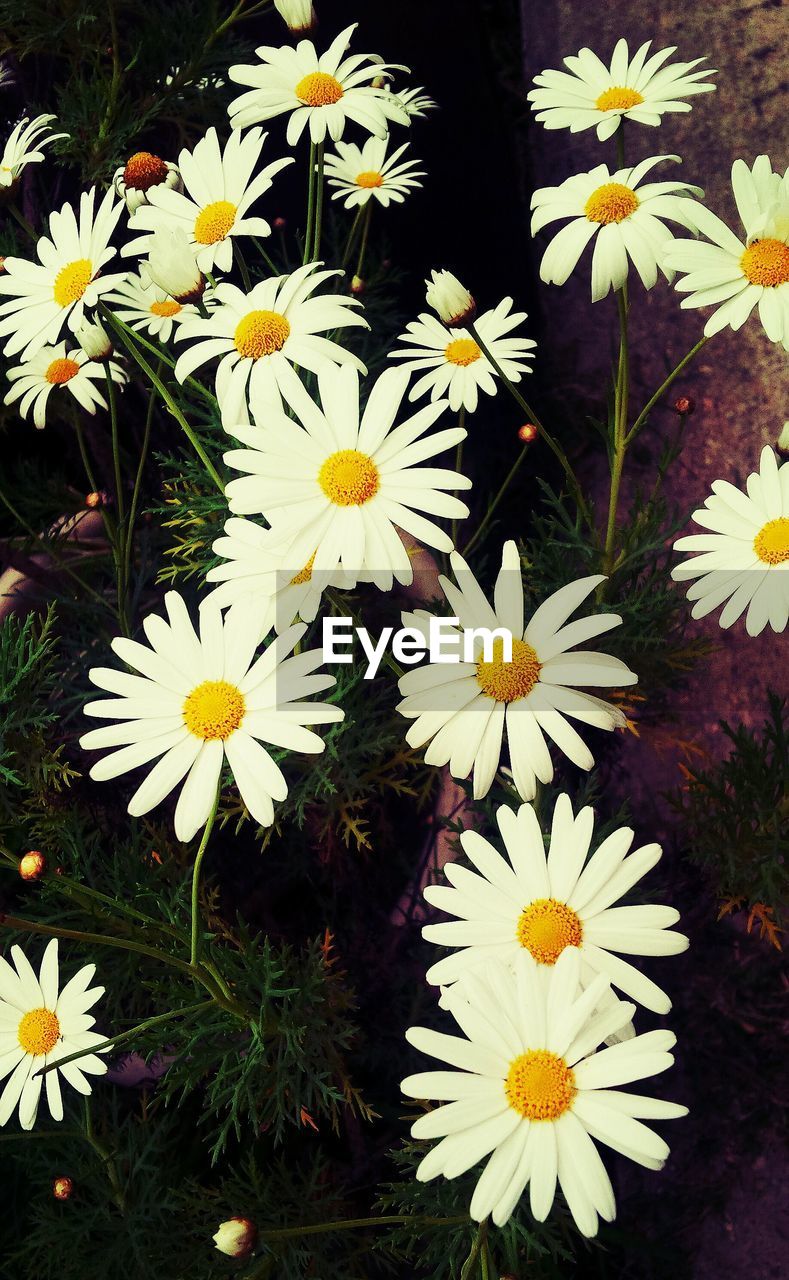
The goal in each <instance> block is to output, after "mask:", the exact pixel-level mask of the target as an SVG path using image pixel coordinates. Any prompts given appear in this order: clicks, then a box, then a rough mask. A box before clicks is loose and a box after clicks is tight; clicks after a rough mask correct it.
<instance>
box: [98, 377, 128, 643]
mask: <svg viewBox="0 0 789 1280" xmlns="http://www.w3.org/2000/svg"><path fill="white" fill-rule="evenodd" d="M104 374H105V377H106V379H107V399H108V402H109V407H110V431H111V437H112V463H113V470H114V473H115V510H116V513H117V522H116V533H117V540H118V541H117V549H116V557H115V569H116V575H117V583H116V586H117V591H118V622H119V623H120V628H121V631H122V632H123V633H124V635H128V634H129V623H128V620H127V617H126V579H125V572H124V571H125V565H126V539H127V536H128V530H127V529H126V528H125V518H126V503H125V500H124V496H123V480H122V478H121V453H120V443H119V439H118V403H117V398H116V396H115V383H114V382H113V380H112V370H111V369H110V363H109V361H106V362H105V365H104Z"/></svg>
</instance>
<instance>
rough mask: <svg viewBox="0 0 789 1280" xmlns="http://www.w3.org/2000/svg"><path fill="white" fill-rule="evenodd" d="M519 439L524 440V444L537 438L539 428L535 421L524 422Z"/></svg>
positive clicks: (519, 432)
mask: <svg viewBox="0 0 789 1280" xmlns="http://www.w3.org/2000/svg"><path fill="white" fill-rule="evenodd" d="M518 439H519V440H522V441H523V443H524V444H531V442H532V440H536V439H537V428H536V427H535V425H534V423H533V422H524V424H523V426H522V427H521V428H520V430H519V431H518Z"/></svg>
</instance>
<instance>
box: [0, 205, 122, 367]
mask: <svg viewBox="0 0 789 1280" xmlns="http://www.w3.org/2000/svg"><path fill="white" fill-rule="evenodd" d="M95 199H96V188H95V187H91V189H90V191H84V192H83V193H82V196H81V197H80V202H79V219H77V217H76V216H75V214H74V210H73V209H72V207H71V205H70V204H64V205H63V208H62V209H61V210H60V212H58V211H57V210H56V211H55V212H54V213H51V214H50V215H49V230H50V235H51V237H52V238H51V239H49V237H47V236H41V238H40V239H39V241H38V243H37V244H36V253H37V254H38V258H39V263H40V264H41V265H39V263H35V262H28V261H27V259H26V258H13V257H10V258H6V259H5V262H4V263H3V267H4V270H3V274H2V275H0V295H2V294H8V295H9V299H8V301H7V302H3V303H2V304H0V337H8V335H9V334H10V335H11V336H10V337H9V338H8V341H7V342H6V344H5V348H4V351H5V354H6V356H14V355H16V354H17V352H18V351H21V352H22V359H23V360H29V359H30V357H31V356H33V355H35V353H36V352H37V351H38V350H40V348H41V347H43V346H45V344H47V343H52V342H56V341H57V339H58V337H59V336H60V332H61V330H62V328H63V325H64V323H67V324H68V327H69V328H70V329H71V330H72V332H73V331H74V330H76V329H78V328H79V326H80V324H81V323H82V317H83V315H84V312H85V308H86V307H87V308H88V309H92V308H94V307H96V306H97V304H98V301H99V298H101V297H102V296H103V295H104V294H105V293H109V291H110V290H111V289H114V288H115V286H116V285H117V284H118V283H119V282H120V281H121V280H122V279H123V276H122V275H105V274H104V268H105V267H106V265H107V263H108V262H109V261H110V259H111V258H114V256H115V250H114V249H111V248H109V247H108V246H109V241H110V237H111V235H112V233H113V231H114V230H115V225H116V223H117V221H118V218H119V217H120V215H121V211H122V209H123V204H122V203H121V202H120V201H116V198H115V192H114V191H112V190H110V191H108V192H107V194H106V195H105V197H104V199H103V200H102V202H101V204H100V205H99V207H98V209H96V210H95V212H94V204H95Z"/></svg>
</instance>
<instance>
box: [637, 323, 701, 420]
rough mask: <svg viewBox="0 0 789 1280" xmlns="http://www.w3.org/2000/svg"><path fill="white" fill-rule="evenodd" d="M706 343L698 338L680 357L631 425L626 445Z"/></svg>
mask: <svg viewBox="0 0 789 1280" xmlns="http://www.w3.org/2000/svg"><path fill="white" fill-rule="evenodd" d="M707 342H709V338H707V337H701V338H699V340H698V342H697V343H695V344H694V346H692V347H691V349H690V351H689V352H688V353H687V355H684V356H683V357H682V359H681V360H680V362H679V364H678V365H677V367H676V368H675V369H672V371H671V373H670V374H669V375H668V377H667V378H666V380H665V382H662V383H661V385H660V386H659V387H658V389H657V391H656V392H655V394H654V395H653V396H651V397H650V399H649V400H647V402H646V404H645V405H644V407H643V409H642V410H641V412H640V413H639V415H638V417H637V418H636V420H635V422H634V423H633V426H632V427H631V429H630V432H629V434H628V436H627V439H626V443H627V444H630V442H631V440H635V438H636V436H637V435H638V433H639V431H640V430H641V428H642V427H643V425H644V423H645V422H646V420H647V418H648V417H649V414H650V413H651V412H652V410H653V409H654V407H655V405H656V404H657V402H658V400H661V399H662V397H663V396H664V395H665V394H666V392H667V391H668V389H669V387H670V386H671V384H672V382H673V381H674V379H675V378H677V377H679V375H680V374H681V373H682V370H683V369H684V368H686V366H687V365H689V364H690V362H691V360H693V359H695V357H696V356H697V355H698V353H699V351H701V348H702V347H703V346H704V345H705V344H706V343H707Z"/></svg>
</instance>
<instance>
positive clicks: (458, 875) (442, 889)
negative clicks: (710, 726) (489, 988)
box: [422, 795, 688, 1013]
mask: <svg viewBox="0 0 789 1280" xmlns="http://www.w3.org/2000/svg"><path fill="white" fill-rule="evenodd" d="M496 821H497V822H498V826H499V831H500V832H501V837H502V840H503V841H504V846H505V848H506V851H507V856H506V857H503V856H502V855H501V854H500V853H497V851H496V850H495V849H494V847H493V845H492V844H491V843H490V841H488V840H485V839H484V837H483V836H481V835H480V834H479V833H478V832H476V831H464V832H463V834H462V835H461V837H460V843H461V845H462V847H463V852H464V853H465V854H466V857H467V858H468V859H469V861H470V862H471V863H472V864H473V867H474V870H473V871H470V870H468V868H466V867H462V866H459V865H458V864H457V863H456V862H448V863H447V864H446V866H445V867H444V874H445V876H446V878H447V880H449V882H450V884H451V886H452V887H451V888H449V887H447V886H445V885H430V886H428V887H427V888H426V889H425V891H424V893H425V898H426V899H427V901H428V902H429V903H430V904H431V906H434V907H438V908H439V909H440V910H441V911H445V912H446V913H447V915H450V916H455V917H456V918H455V919H454V920H452V921H450V922H448V923H446V924H430V925H426V926H425V927H424V928H423V930H422V936H423V937H424V938H425V939H426V940H427V941H428V942H436V943H439V944H441V945H443V946H447V947H454V948H460V949H459V950H453V951H452V952H451V953H450V954H449V955H447V956H444V957H443V958H442V959H441V960H439V961H438V962H437V963H436V964H434V965H433V967H432V968H431V969H429V970H428V973H427V980H428V982H433V983H436V984H438V985H444V984H446V983H450V982H456V981H457V980H458V979H459V978H460V977H462V975H463V974H464V973H467V972H469V971H471V970H474V971H476V970H478V969H479V968H480V966H484V965H485V964H487V962H488V961H489V960H491V959H496V960H505V961H508V962H510V963H514V962H515V959H516V957H517V956H518V955H519V954H520V952H521V951H528V953H529V955H530V956H531V957H532V959H533V960H535V961H536V962H537V964H538V965H539V967H540V970H541V971H542V972H543V974H544V975H545V976H547V975H548V974H549V973H550V971H551V969H552V968H553V966H554V965H555V964H556V962H557V961H558V959H559V957H560V956H561V955H562V954H563V953H564V952H565V951H566V950H567V948H568V947H573V948H575V949H577V950H578V952H579V953H580V957H581V969H580V981H581V985H582V986H588V985H589V983H590V982H591V980H592V979H593V978H594V977H596V976H597V975H598V974H603V976H604V977H605V978H606V979H607V980H608V982H610V983H612V984H613V985H614V986H615V987H618V988H619V990H620V991H623V992H624V993H625V995H627V996H629V997H630V998H631V999H632V1000H635V1001H636V1002H637V1003H638V1004H642V1005H644V1006H645V1008H647V1009H651V1010H653V1012H654V1013H668V1011H669V1009H670V1008H671V1001H670V1000H669V998H668V996H667V995H666V994H665V992H664V991H661V989H660V987H658V986H656V985H655V983H654V982H650V980H649V979H648V978H645V977H644V975H643V973H641V972H640V971H639V970H638V969H635V968H634V967H633V965H631V964H628V962H627V961H626V960H622V959H621V958H620V956H619V955H618V954H617V952H624V954H625V955H643V956H654V955H675V954H677V953H678V952H680V951H685V950H686V949H687V946H688V940H687V938H686V937H685V936H684V934H681V933H674V932H673V931H672V930H671V928H670V927H669V926H671V925H673V924H676V923H677V921H678V920H679V912H678V911H675V910H674V908H673V907H663V906H643V905H641V904H639V905H638V906H626V907H614V903H616V902H618V901H619V899H620V898H622V897H623V896H624V895H625V894H626V893H627V891H628V890H629V889H631V888H632V887H633V885H634V884H637V883H638V881H639V880H640V879H641V878H642V876H644V875H645V874H646V873H647V871H650V870H651V869H652V867H654V866H655V864H656V863H657V862H658V861H659V859H660V856H661V848H660V845H659V844H648V845H644V846H643V847H642V848H640V849H636V850H635V852H634V853H631V854H630V856H629V857H628V856H626V855H627V853H628V850H629V848H630V846H631V844H632V843H633V832H632V830H631V829H630V828H629V827H622V828H620V829H619V830H618V831H614V832H612V833H611V835H609V836H608V837H607V838H606V839H605V840H603V842H602V843H601V844H600V846H599V847H598V848H597V849H596V850H595V852H594V853H593V854H592V856H591V858H587V855H588V853H589V845H590V843H591V839H592V832H593V828H594V814H593V811H592V809H591V808H589V807H588V806H587V807H586V808H584V809H581V810H580V812H579V813H578V814H577V815H576V816H575V817H574V816H573V808H572V803H571V801H570V797H569V796H567V795H560V796H559V797H558V799H557V801H556V804H555V806H554V810H553V822H552V824H551V835H550V843H549V852H548V853H547V855H546V852H545V847H544V844H543V838H542V831H541V830H540V823H539V821H538V818H537V814H536V813H535V811H534V808H533V807H532V805H530V804H524V805H521V807H520V809H518V810H517V812H516V811H515V810H514V809H510V808H508V807H507V805H502V806H501V807H500V808H499V810H498V812H497V814H496Z"/></svg>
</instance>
